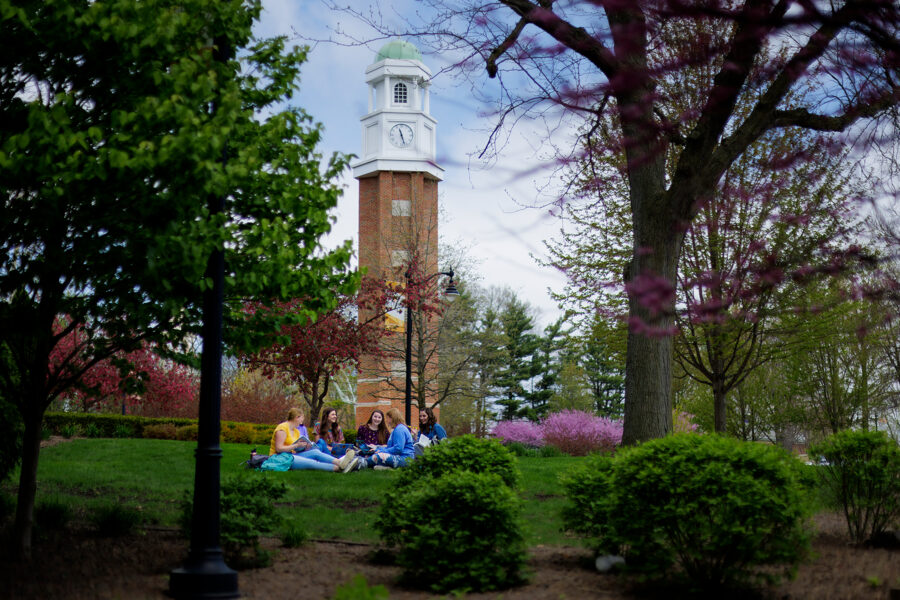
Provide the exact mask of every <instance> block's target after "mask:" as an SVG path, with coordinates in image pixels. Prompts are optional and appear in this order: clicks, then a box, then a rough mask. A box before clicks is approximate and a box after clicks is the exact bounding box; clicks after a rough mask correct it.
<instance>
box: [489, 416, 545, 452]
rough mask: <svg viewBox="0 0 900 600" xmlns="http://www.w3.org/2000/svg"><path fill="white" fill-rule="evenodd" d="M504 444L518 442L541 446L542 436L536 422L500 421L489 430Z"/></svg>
mask: <svg viewBox="0 0 900 600" xmlns="http://www.w3.org/2000/svg"><path fill="white" fill-rule="evenodd" d="M491 437H495V438H497V439H498V440H500V441H501V442H502V443H504V444H508V443H510V442H518V443H520V444H525V445H527V446H535V447H538V446H543V445H544V438H543V436H542V433H541V428H540V426H539V425H538V424H536V423H532V422H531V421H500V422H499V423H497V425H496V426H495V427H494V430H493V431H492V432H491Z"/></svg>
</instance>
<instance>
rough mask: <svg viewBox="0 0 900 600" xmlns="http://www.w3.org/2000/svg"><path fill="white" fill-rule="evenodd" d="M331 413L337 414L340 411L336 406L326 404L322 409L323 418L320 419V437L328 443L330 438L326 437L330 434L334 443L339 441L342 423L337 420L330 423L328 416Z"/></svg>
mask: <svg viewBox="0 0 900 600" xmlns="http://www.w3.org/2000/svg"><path fill="white" fill-rule="evenodd" d="M331 413H334V414H336V415H337V414H338V411H337V409H336V408H332V407H329V406H326V407H325V408H323V409H322V418H321V419H319V439H320V440H325V443H326V444H327V443H328V439H327V437H326V436H327V435H328V434H331V443H332V444H334V443H335V442H337V441H338V436H339V435H340V432H341V425H340V423H339V422H338V421H335V422H334V423H331V424H329V423H328V416H329V415H331ZM326 428H328V429H326Z"/></svg>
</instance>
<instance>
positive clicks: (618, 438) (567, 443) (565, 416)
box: [491, 410, 622, 456]
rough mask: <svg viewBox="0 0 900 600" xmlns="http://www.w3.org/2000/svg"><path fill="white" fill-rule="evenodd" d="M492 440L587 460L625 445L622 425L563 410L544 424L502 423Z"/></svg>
mask: <svg viewBox="0 0 900 600" xmlns="http://www.w3.org/2000/svg"><path fill="white" fill-rule="evenodd" d="M491 436H492V437H494V438H497V439H499V440H500V441H502V442H503V443H505V444H506V443H510V442H518V443H520V444H526V445H528V446H534V447H538V446H544V445H548V446H555V447H556V448H559V449H560V450H562V451H563V452H565V453H566V454H571V455H573V456H584V455H585V454H588V453H589V452H596V451H598V450H603V451H612V450H613V449H614V448H615V447H616V446H618V445H619V444H621V443H622V422H621V421H615V420H612V419H605V418H603V417H598V416H596V415H593V414H591V413H588V412H584V411H580V410H562V411H559V412H556V413H553V414H551V415H549V416H548V417H547V418H546V419H545V420H544V421H543V422H542V423H532V422H530V421H500V422H499V423H497V425H496V426H495V427H494V430H493V431H492V432H491Z"/></svg>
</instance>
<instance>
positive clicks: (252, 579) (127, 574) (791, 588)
mask: <svg viewBox="0 0 900 600" xmlns="http://www.w3.org/2000/svg"><path fill="white" fill-rule="evenodd" d="M817 525H818V527H819V534H818V535H817V537H816V539H815V542H814V550H815V553H816V555H817V558H815V559H814V560H813V561H812V562H810V563H808V564H805V565H803V566H801V567H800V570H799V572H798V575H797V578H796V579H795V580H794V581H790V582H785V583H782V584H781V585H779V586H777V587H772V588H769V589H766V590H763V591H762V593H761V594H756V595H750V594H748V595H747V597H761V598H766V599H773V600H774V599H777V600H856V599H859V600H864V599H865V600H873V599H876V600H882V599H884V600H886V599H888V598H889V597H890V588H891V586H893V587H895V588H900V551H898V550H884V549H865V548H856V547H853V546H851V545H850V544H849V543H848V540H847V538H846V535H845V533H844V530H843V527H844V526H843V523H842V522H841V520H840V517H839V516H838V515H820V516H819V517H818V518H817ZM4 541H5V542H7V543H6V544H4V546H6V548H8V540H4ZM264 546H266V547H267V548H269V549H272V550H275V558H274V560H273V563H272V565H271V566H270V567H268V568H264V569H255V570H248V571H242V572H241V573H240V575H239V586H240V590H241V594H242V596H243V597H244V598H250V599H259V600H280V599H282V598H283V599H285V600H307V599H308V600H322V599H326V598H330V597H331V596H332V595H333V594H334V592H335V588H336V587H337V586H338V585H341V584H343V583H346V582H348V581H350V580H351V579H352V578H353V576H354V575H356V574H361V575H363V576H365V578H366V580H367V581H368V582H369V584H370V585H374V584H382V585H384V586H385V587H387V588H388V590H389V592H390V598H391V599H392V600H413V599H416V600H418V599H423V598H435V597H437V596H435V595H434V594H429V593H426V592H422V591H418V590H413V589H409V588H404V587H400V586H399V585H397V584H396V583H395V580H396V578H397V576H398V575H399V569H398V568H397V567H393V566H384V565H379V564H376V563H375V562H373V561H372V560H371V558H370V555H371V553H372V550H373V548H372V547H371V546H367V545H364V544H355V543H341V542H333V541H332V542H327V541H312V542H309V543H308V544H306V545H305V546H303V547H301V548H296V549H290V548H282V547H279V542H278V541H277V540H275V539H267V540H265V541H264ZM187 550H188V544H187V542H186V541H185V540H183V539H181V537H180V536H179V534H178V532H176V531H173V530H169V529H161V528H156V529H148V530H146V531H144V532H143V533H142V534H139V535H133V536H128V537H124V538H99V537H97V536H96V535H95V534H93V533H92V532H91V531H89V530H87V529H84V530H82V529H78V528H75V529H73V530H70V531H67V532H66V533H64V534H59V535H57V536H56V537H51V538H47V539H43V540H39V541H38V542H37V543H36V545H35V552H34V556H35V558H34V559H33V560H32V561H31V562H29V563H25V564H22V563H15V562H12V561H10V560H9V557H8V556H3V557H2V560H0V598H11V599H12V598H14V599H26V598H40V599H42V600H43V599H48V598H66V599H69V600H106V599H128V600H130V599H138V600H140V599H144V598H152V599H159V598H166V597H167V595H166V592H167V590H168V573H169V571H170V570H171V569H172V568H173V567H177V566H179V565H180V564H181V562H182V561H183V560H184V558H185V557H186V556H187ZM2 554H4V555H5V554H8V552H2ZM529 567H530V569H531V572H532V576H531V579H530V582H529V583H528V584H527V585H524V586H522V587H518V588H515V589H511V590H505V591H503V592H493V593H484V594H466V595H465V598H467V599H473V600H474V599H488V598H490V599H500V598H502V599H503V600H524V599H526V598H527V599H530V600H549V599H553V600H561V599H566V600H574V599H579V598H598V599H604V600H626V599H637V598H652V599H661V598H667V599H668V598H674V597H684V595H680V594H678V592H677V590H671V589H662V588H660V587H656V588H652V587H646V586H641V585H639V584H638V583H636V582H634V581H631V580H629V579H627V578H626V577H623V576H618V575H602V574H600V573H598V572H596V570H594V568H593V565H592V560H591V556H590V553H589V552H588V551H587V550H586V549H583V548H572V547H536V548H532V549H531V559H530V562H529ZM740 596H742V594H740V593H736V594H729V600H737V598H739V597H740ZM687 597H694V596H687ZM898 597H900V593H898Z"/></svg>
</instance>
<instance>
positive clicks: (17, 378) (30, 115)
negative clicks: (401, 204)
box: [0, 0, 356, 556]
mask: <svg viewBox="0 0 900 600" xmlns="http://www.w3.org/2000/svg"><path fill="white" fill-rule="evenodd" d="M260 10H261V3H260V2H259V1H258V0H228V1H212V0H147V1H144V2H133V1H132V0H47V1H46V2H30V1H17V0H2V1H0V31H2V33H3V39H4V43H5V44H7V45H8V47H10V48H15V52H5V53H3V54H2V56H0V215H2V216H0V245H2V251H0V353H2V356H3V360H4V364H6V365H8V367H9V368H6V369H3V370H2V372H0V396H2V397H3V398H5V399H7V401H9V402H15V403H16V405H17V408H18V411H19V412H20V414H21V415H22V419H23V423H24V434H23V461H22V468H21V478H20V482H19V492H18V493H19V499H18V505H17V514H16V525H15V545H16V548H17V550H18V552H19V553H20V554H21V555H23V556H27V555H29V554H30V549H31V530H32V520H33V507H34V499H35V493H36V475H37V464H38V455H39V447H40V446H39V444H40V428H41V420H42V417H43V414H44V411H45V410H46V407H47V406H48V405H49V403H50V402H52V401H53V399H54V398H56V397H58V396H59V395H60V394H62V393H63V392H65V391H66V390H67V389H69V388H71V386H72V385H73V384H74V383H75V382H76V381H78V379H79V378H80V376H81V375H82V374H83V373H84V372H85V370H87V369H89V368H90V367H91V366H92V365H94V364H96V363H97V362H99V361H101V360H103V359H105V358H107V357H109V356H112V355H114V354H116V353H117V352H120V351H122V352H128V351H131V350H133V349H135V348H137V347H138V345H139V344H141V343H142V342H144V341H148V342H154V343H156V344H157V347H159V348H168V349H170V350H171V352H172V353H177V351H178V348H179V347H180V346H179V344H180V342H181V341H182V340H184V338H185V337H186V336H188V335H190V334H193V333H196V332H197V331H198V330H199V322H200V310H201V296H202V293H203V291H204V290H205V289H207V288H208V287H209V286H210V285H211V282H210V280H209V279H207V277H206V275H205V269H206V265H207V259H208V257H209V256H210V254H211V253H212V252H213V251H214V250H224V254H225V264H226V290H225V299H226V310H225V327H224V330H225V331H226V332H228V333H229V334H230V336H231V339H230V341H231V343H233V344H236V345H239V346H245V345H250V344H252V343H253V342H254V341H255V340H256V339H258V334H259V333H268V332H270V331H273V330H275V329H276V327H277V326H278V325H280V323H279V321H283V320H293V321H300V320H303V319H306V318H310V317H311V316H313V315H314V314H315V313H316V312H317V311H321V310H325V309H327V308H330V307H331V306H333V305H334V302H335V294H337V293H340V292H351V291H352V289H353V288H354V287H355V285H356V277H351V276H347V275H346V274H345V273H344V270H345V268H346V264H347V261H348V258H349V245H345V246H344V247H342V248H341V249H339V250H337V251H334V252H330V253H328V252H323V251H322V250H321V248H320V246H319V241H318V240H319V238H320V236H321V235H322V234H324V233H325V232H327V231H328V230H329V229H330V221H329V216H328V212H327V211H328V210H329V209H330V208H332V207H334V206H335V204H336V200H337V197H338V195H339V193H340V191H339V189H338V188H337V187H336V186H335V185H333V184H332V183H331V180H332V179H333V178H334V177H336V176H337V174H338V173H340V171H341V170H342V169H343V168H344V166H345V164H346V159H345V158H344V157H340V156H336V157H333V158H332V159H331V160H329V161H327V162H323V161H322V157H321V156H320V155H319V154H317V153H316V151H315V147H316V144H317V143H318V141H319V137H320V129H319V126H317V125H314V124H312V123H311V120H310V117H309V116H308V115H306V114H305V113H304V112H303V111H302V110H300V109H297V108H284V109H282V108H278V106H279V105H280V103H282V102H283V101H285V100H287V99H288V98H289V97H290V95H291V94H292V93H293V92H294V91H295V89H296V82H297V76H298V72H299V66H300V64H301V63H302V61H303V60H304V57H305V54H306V50H305V49H301V48H295V49H292V50H286V49H285V45H284V39H280V38H275V39H269V40H255V39H253V38H252V33H251V27H252V24H253V21H254V19H256V18H257V17H258V15H259V11H260ZM237 56H239V57H240V59H238V58H235V57H237ZM261 115H263V116H261ZM212 198H215V199H221V200H222V201H223V202H224V210H221V211H218V212H216V211H212V210H211V209H210V207H209V205H210V204H211V202H210V199H212ZM248 298H260V299H273V298H274V299H278V298H280V299H288V298H303V300H304V305H303V306H302V307H300V309H299V310H298V311H297V312H296V313H293V314H290V315H283V314H282V315H279V314H278V313H272V312H269V311H265V310H260V311H257V312H256V313H254V314H252V315H249V314H247V313H245V312H244V311H243V309H242V307H243V302H242V301H243V300H245V299H248ZM60 315H65V316H66V317H67V320H66V322H67V323H69V324H70V325H69V327H67V328H64V329H62V330H61V331H56V330H54V324H55V323H56V322H57V321H58V320H59V318H60ZM75 327H82V328H83V330H84V332H85V333H86V335H85V336H84V342H83V343H82V344H80V345H79V346H78V347H77V348H75V349H74V350H73V351H72V352H70V353H69V355H68V360H62V361H60V362H59V363H58V364H59V367H58V368H57V369H55V370H54V371H52V372H48V365H49V364H50V361H49V357H50V355H51V353H52V352H53V350H54V348H55V346H56V345H57V344H58V343H59V342H60V340H61V339H63V338H64V337H65V336H66V335H67V334H68V333H70V330H71V329H72V328H75ZM182 358H186V357H185V356H184V355H182Z"/></svg>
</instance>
